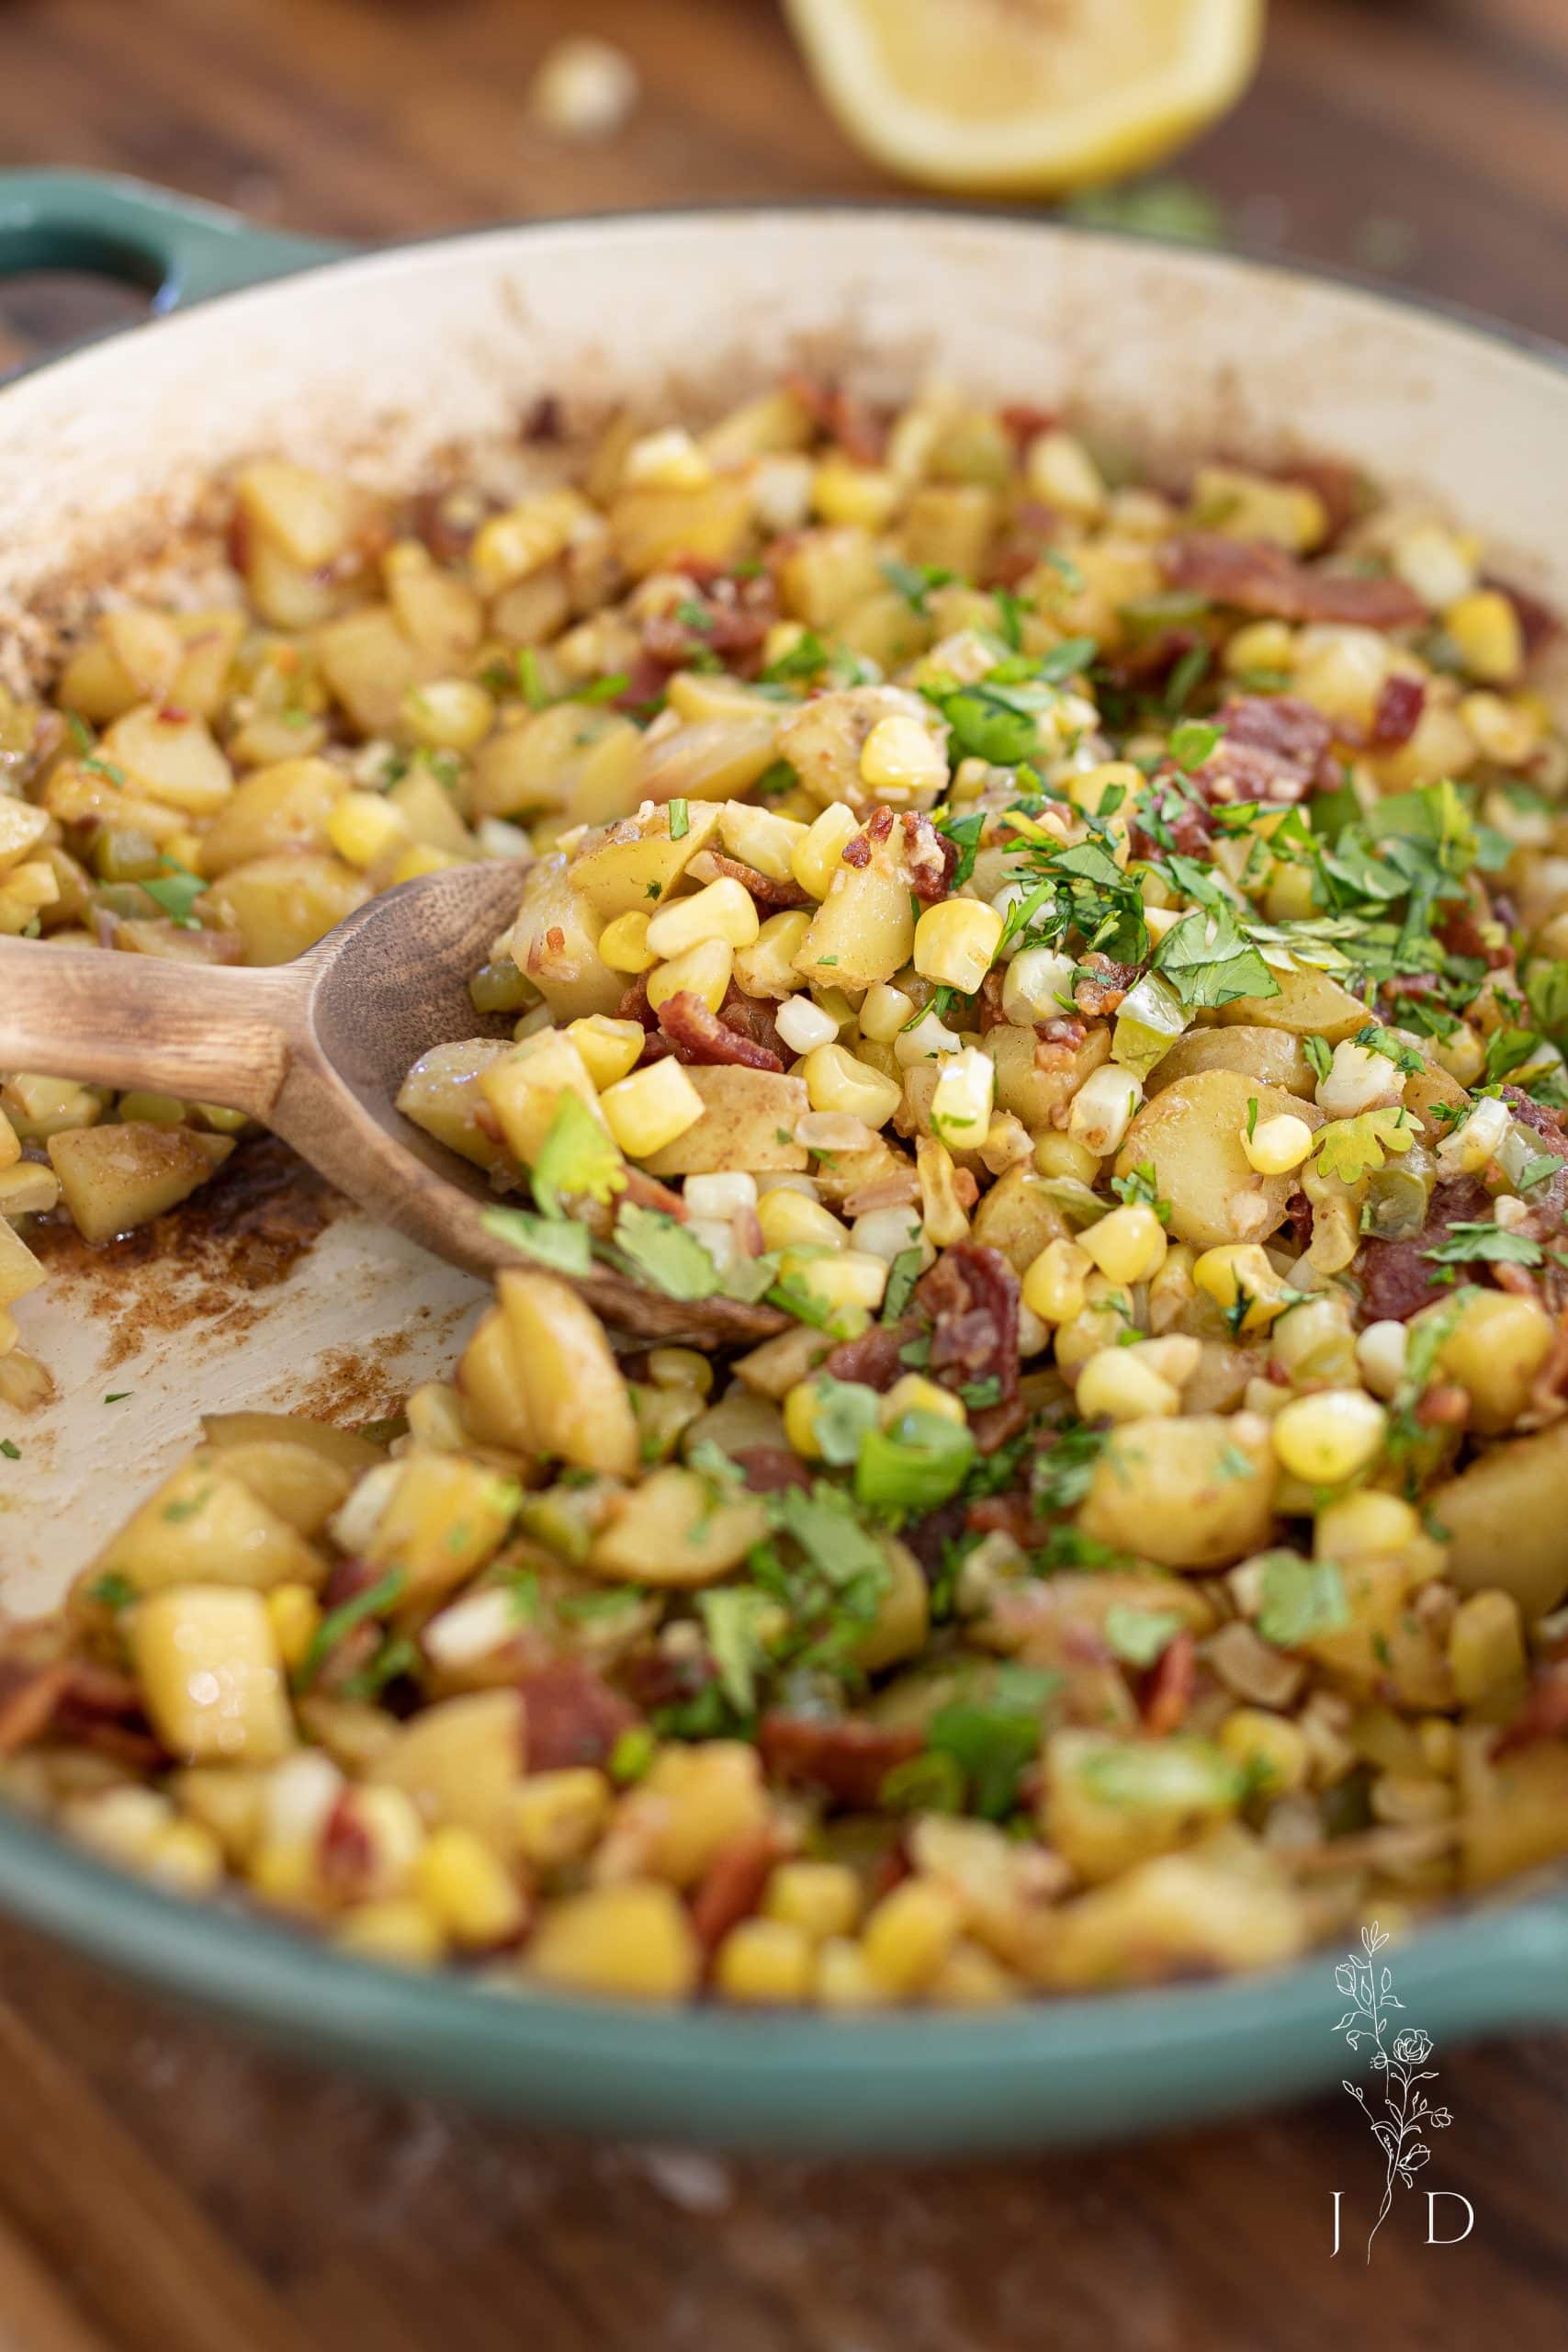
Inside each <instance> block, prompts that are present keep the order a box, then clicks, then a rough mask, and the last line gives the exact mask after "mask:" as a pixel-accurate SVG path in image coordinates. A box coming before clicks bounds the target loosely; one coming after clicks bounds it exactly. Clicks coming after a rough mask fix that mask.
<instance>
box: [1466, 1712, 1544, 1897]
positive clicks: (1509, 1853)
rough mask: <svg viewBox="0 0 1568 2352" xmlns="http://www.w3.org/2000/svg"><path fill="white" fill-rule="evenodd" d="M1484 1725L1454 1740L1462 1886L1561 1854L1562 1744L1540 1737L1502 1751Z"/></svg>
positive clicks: (1507, 1875) (1483, 1882)
mask: <svg viewBox="0 0 1568 2352" xmlns="http://www.w3.org/2000/svg"><path fill="white" fill-rule="evenodd" d="M1495 1736H1496V1735H1495V1731H1494V1730H1493V1729H1492V1727H1491V1726H1490V1725H1478V1726H1476V1727H1475V1728H1474V1729H1472V1730H1466V1731H1461V1734H1460V1743H1459V1774H1458V1780H1459V1798H1460V1808H1459V1819H1460V1856H1461V1871H1462V1875H1463V1881H1464V1884H1465V1885H1466V1886H1472V1887H1473V1886H1493V1885H1495V1883H1497V1881H1498V1880H1499V1879H1505V1878H1512V1877H1513V1876H1514V1874H1515V1872H1516V1871H1528V1870H1534V1869H1536V1868H1537V1867H1538V1866H1539V1865H1540V1863H1542V1862H1550V1861H1555V1860H1557V1858H1558V1856H1559V1855H1561V1854H1563V1853H1568V1743H1565V1742H1563V1741H1562V1740H1560V1739H1541V1740H1537V1741H1535V1742H1533V1743H1532V1745H1531V1746H1529V1747H1517V1748H1514V1749H1512V1750H1511V1751H1510V1752H1509V1753H1508V1754H1506V1755H1505V1756H1499V1757H1494V1756H1493V1754H1492V1752H1491V1750H1492V1745H1493V1742H1494V1740H1495Z"/></svg>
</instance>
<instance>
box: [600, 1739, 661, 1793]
mask: <svg viewBox="0 0 1568 2352" xmlns="http://www.w3.org/2000/svg"><path fill="white" fill-rule="evenodd" d="M658 1745H659V1741H658V1736H657V1735H656V1733H655V1732H654V1730H653V1727H652V1725H651V1724H628V1725H627V1727H626V1730H625V1731H624V1732H622V1733H621V1735H620V1736H619V1738H618V1739H617V1740H616V1742H615V1746H614V1747H612V1748H611V1750H610V1757H609V1761H608V1763H607V1764H606V1766H605V1770H606V1771H607V1772H608V1773H609V1775H610V1778H611V1780H612V1781H614V1782H615V1786H616V1787H617V1788H618V1789H624V1788H626V1787H627V1786H628V1785H629V1784H630V1782H632V1781H640V1780H641V1778H642V1776H643V1774H644V1773H645V1772H646V1771H647V1770H648V1768H649V1765H650V1764H651V1763H652V1761H653V1758H654V1751H655V1749H656V1748H657V1747H658Z"/></svg>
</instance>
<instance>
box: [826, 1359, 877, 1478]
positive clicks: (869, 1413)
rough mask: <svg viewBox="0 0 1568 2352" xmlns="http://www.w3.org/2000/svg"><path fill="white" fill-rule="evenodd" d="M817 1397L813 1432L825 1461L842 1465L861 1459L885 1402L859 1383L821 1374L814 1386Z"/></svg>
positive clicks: (872, 1390) (873, 1391)
mask: <svg viewBox="0 0 1568 2352" xmlns="http://www.w3.org/2000/svg"><path fill="white" fill-rule="evenodd" d="M811 1393H812V1396H813V1397H814V1398H815V1400H816V1401H815V1405H814V1408H813V1412H812V1422H811V1433H812V1436H813V1437H814V1439H815V1440H816V1442H817V1450H818V1453H820V1454H821V1456H822V1459H823V1461H824V1462H831V1463H833V1464H838V1465H839V1466H840V1467H841V1466H842V1465H843V1464H847V1463H851V1462H854V1461H856V1460H858V1459H859V1456H860V1450H861V1443H862V1441H863V1439H864V1437H865V1435H866V1432H867V1430H874V1428H875V1427H876V1419H877V1412H878V1408H879V1407H880V1403H881V1399H880V1398H879V1397H878V1396H877V1394H876V1391H875V1389H874V1388H868V1387H866V1386H865V1385H864V1383H863V1382H862V1381H858V1380H835V1379H834V1378H833V1377H832V1375H831V1374H829V1373H826V1372H819V1373H818V1375H817V1377H816V1379H815V1380H814V1381H813V1382H812V1384H811Z"/></svg>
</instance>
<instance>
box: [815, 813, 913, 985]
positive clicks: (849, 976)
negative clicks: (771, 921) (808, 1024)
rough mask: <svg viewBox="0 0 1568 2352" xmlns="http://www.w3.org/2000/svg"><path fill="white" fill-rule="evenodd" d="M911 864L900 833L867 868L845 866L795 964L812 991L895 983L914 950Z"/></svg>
mask: <svg viewBox="0 0 1568 2352" xmlns="http://www.w3.org/2000/svg"><path fill="white" fill-rule="evenodd" d="M914 944H915V915H914V909H913V906H912V905H911V902H910V883H909V869H908V860H907V859H906V857H905V855H904V854H903V837H902V834H901V833H900V832H899V831H898V829H897V827H895V828H894V831H893V832H892V833H890V834H889V835H888V837H887V838H886V841H880V842H873V844H872V852H871V858H870V861H869V863H868V864H867V865H840V869H839V871H838V872H837V873H836V874H835V875H834V876H833V880H832V885H831V887H830V888H829V892H828V895H827V897H826V898H825V899H823V901H822V903H821V905H820V906H819V907H818V910H817V912H816V913H815V914H814V915H813V916H812V918H811V928H810V930H809V931H808V932H807V934H806V937H805V939H804V941H803V942H802V944H801V948H800V952H799V954H798V955H797V956H796V957H795V970H796V971H797V972H798V973H799V974H800V975H801V978H803V979H804V980H806V981H807V984H808V985H810V986H812V987H816V988H823V989H830V988H840V989H868V988H870V987H871V985H872V983H873V982H874V981H875V980H890V979H891V978H893V975H894V974H895V972H897V971H899V970H900V969H901V968H902V967H903V966H904V965H906V964H907V963H908V960H909V957H910V956H911V954H912V953H913V950H914Z"/></svg>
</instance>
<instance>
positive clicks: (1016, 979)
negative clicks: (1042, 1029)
mask: <svg viewBox="0 0 1568 2352" xmlns="http://www.w3.org/2000/svg"><path fill="white" fill-rule="evenodd" d="M1076 970H1077V965H1076V963H1075V961H1074V959H1073V957H1072V956H1064V955H1063V954H1062V953H1061V951H1060V949H1059V948H1055V947H1025V948H1023V949H1022V950H1021V952H1020V953H1019V954H1018V955H1017V956H1014V957H1013V959H1012V961H1011V963H1010V965H1009V966H1008V968H1007V978H1005V979H1004V980H1003V982H1002V1011H1003V1012H1005V1013H1006V1015H1007V1017H1008V1019H1009V1020H1010V1022H1011V1023H1012V1024H1013V1026H1014V1027H1015V1028H1017V1029H1032V1028H1033V1026H1034V1024H1035V1023H1036V1022H1039V1021H1056V1020H1059V1019H1060V1018H1061V1016H1062V1014H1063V1013H1064V1012H1067V1011H1069V1010H1070V1009H1071V1006H1072V1001H1073V975H1074V972H1075V971H1076Z"/></svg>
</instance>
